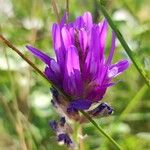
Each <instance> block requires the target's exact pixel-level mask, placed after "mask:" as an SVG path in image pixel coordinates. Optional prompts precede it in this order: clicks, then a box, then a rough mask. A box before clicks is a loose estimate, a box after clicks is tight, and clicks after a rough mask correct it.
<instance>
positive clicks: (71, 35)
mask: <svg viewBox="0 0 150 150" xmlns="http://www.w3.org/2000/svg"><path fill="white" fill-rule="evenodd" d="M65 22H66V15H65V16H64V17H63V19H62V21H61V22H60V23H58V24H56V23H55V24H53V27H52V39H53V45H54V50H55V55H56V60H55V59H53V58H51V57H50V56H48V55H47V54H45V53H43V52H41V51H40V50H38V49H36V48H33V47H31V46H27V48H28V50H29V51H30V52H32V53H33V54H34V55H35V56H36V57H38V58H39V59H41V60H42V61H43V62H44V63H45V64H46V68H45V75H46V77H47V78H48V79H49V80H52V81H53V82H54V83H55V84H56V85H57V86H59V88H62V89H63V90H64V91H65V92H66V93H67V94H68V95H69V96H70V97H71V98H72V101H71V102H64V101H63V100H62V99H61V98H60V99H59V102H60V104H61V105H62V109H66V110H65V112H66V113H67V112H70V111H75V112H77V111H78V110H88V109H89V108H90V106H91V105H92V104H95V103H98V102H99V101H100V100H102V98H103V96H104V94H105V92H106V90H107V88H108V87H110V86H113V85H114V84H115V83H114V82H112V79H113V78H114V77H116V76H118V75H119V74H121V73H122V72H123V71H125V70H126V69H127V68H128V66H129V63H128V61H127V60H121V61H119V62H117V63H115V64H112V58H113V54H114V50H115V33H114V32H112V42H111V48H110V52H109V56H108V57H106V56H105V55H104V52H105V48H106V37H107V30H108V23H107V21H106V20H103V21H102V22H100V23H99V24H95V23H93V20H92V16H91V13H90V12H85V13H84V15H83V16H80V17H77V19H76V20H75V21H74V22H71V23H65ZM53 95H54V98H55V100H56V99H57V98H58V97H59V93H57V91H55V90H53ZM53 103H54V102H53ZM57 104H58V100H57ZM106 108H107V107H106V105H105V109H106ZM108 108H109V107H108ZM95 109H96V108H95ZM102 110H103V107H102V105H101V106H100V107H98V108H97V109H96V110H95V111H94V110H93V112H90V113H92V114H98V113H99V112H101V111H102ZM110 112H112V109H110ZM110 112H109V113H110ZM109 113H108V114H109Z"/></svg>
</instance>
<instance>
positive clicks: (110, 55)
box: [106, 32, 116, 65]
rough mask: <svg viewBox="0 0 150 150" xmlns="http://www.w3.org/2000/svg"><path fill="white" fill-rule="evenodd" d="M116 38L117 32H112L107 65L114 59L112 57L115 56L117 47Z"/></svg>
mask: <svg viewBox="0 0 150 150" xmlns="http://www.w3.org/2000/svg"><path fill="white" fill-rule="evenodd" d="M115 39H116V35H115V32H112V41H111V49H110V53H109V57H108V60H107V63H106V64H107V65H110V64H111V61H112V58H113V54H114V51H115V47H116V45H115Z"/></svg>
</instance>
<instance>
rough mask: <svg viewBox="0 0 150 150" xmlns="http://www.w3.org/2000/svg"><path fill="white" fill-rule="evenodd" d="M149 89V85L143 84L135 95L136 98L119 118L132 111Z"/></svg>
mask: <svg viewBox="0 0 150 150" xmlns="http://www.w3.org/2000/svg"><path fill="white" fill-rule="evenodd" d="M147 90H148V87H147V86H146V84H145V85H143V86H142V88H141V89H140V90H139V91H138V92H137V94H136V95H135V96H134V98H133V99H132V100H131V101H130V102H129V103H128V105H127V107H126V108H125V109H124V111H123V112H122V113H121V115H120V117H119V120H123V119H124V117H125V116H126V115H127V114H129V113H130V112H131V110H133V109H134V108H135V106H137V105H138V103H139V101H140V100H141V99H142V97H143V95H144V94H145V92H146V91H147Z"/></svg>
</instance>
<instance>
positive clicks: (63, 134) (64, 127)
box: [49, 117, 73, 146]
mask: <svg viewBox="0 0 150 150" xmlns="http://www.w3.org/2000/svg"><path fill="white" fill-rule="evenodd" d="M49 125H50V127H51V129H52V130H53V131H54V132H55V134H56V136H57V141H58V142H63V144H65V145H67V146H73V145H72V144H73V142H72V140H71V135H70V134H71V133H72V129H71V127H70V126H69V125H68V124H67V123H66V119H65V117H61V118H60V121H55V120H52V121H50V122H49Z"/></svg>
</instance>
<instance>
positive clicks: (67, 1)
mask: <svg viewBox="0 0 150 150" xmlns="http://www.w3.org/2000/svg"><path fill="white" fill-rule="evenodd" d="M66 12H67V22H68V21H69V0H66Z"/></svg>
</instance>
